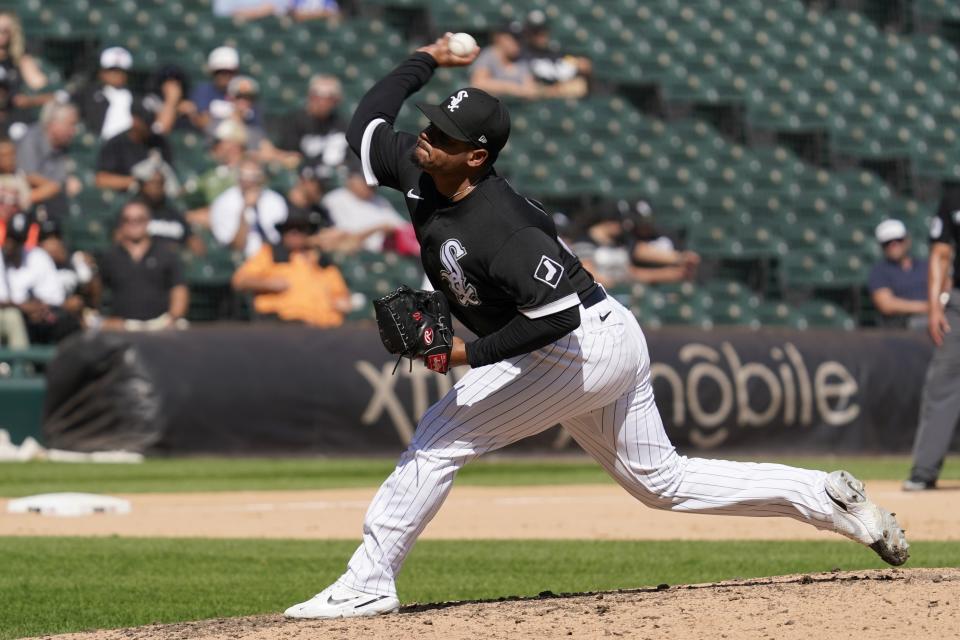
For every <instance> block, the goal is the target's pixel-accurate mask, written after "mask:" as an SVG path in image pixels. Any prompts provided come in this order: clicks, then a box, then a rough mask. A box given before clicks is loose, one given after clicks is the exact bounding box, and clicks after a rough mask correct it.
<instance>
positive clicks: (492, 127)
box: [417, 87, 510, 158]
mask: <svg viewBox="0 0 960 640" xmlns="http://www.w3.org/2000/svg"><path fill="white" fill-rule="evenodd" d="M417 108H418V109H420V111H422V112H423V115H425V116H427V119H428V120H429V121H430V122H431V123H432V124H433V125H435V126H436V127H437V128H438V129H440V131H443V132H444V133H445V134H447V135H448V136H450V137H451V138H453V139H455V140H460V141H461V142H469V143H470V144H472V145H473V146H475V147H478V148H480V149H486V150H487V151H489V152H490V155H491V157H492V158H496V157H497V155H498V154H499V153H500V150H501V149H503V146H504V145H505V144H507V138H509V137H510V113H509V112H508V111H507V108H506V107H505V106H504V105H503V103H502V102H500V100H498V99H497V98H495V97H493V96H492V95H490V94H489V93H487V92H486V91H484V90H482V89H477V88H476V87H466V88H464V89H459V90H457V91H454V92H453V93H452V94H450V95H449V96H448V97H447V98H446V99H445V100H444V101H443V102H442V103H441V104H437V105H433V104H418V105H417Z"/></svg>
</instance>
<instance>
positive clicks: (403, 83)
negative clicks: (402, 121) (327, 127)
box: [347, 51, 437, 155]
mask: <svg viewBox="0 0 960 640" xmlns="http://www.w3.org/2000/svg"><path fill="white" fill-rule="evenodd" d="M436 68H437V61H436V60H434V59H433V56H431V55H430V54H429V53H423V52H422V51H421V52H417V53H414V54H413V55H412V56H410V57H409V58H407V59H406V60H404V61H403V62H402V63H400V66H398V67H397V68H396V69H394V70H393V71H391V72H390V73H388V74H387V75H386V76H384V77H383V79H382V80H380V81H379V82H377V84H375V85H373V86H372V87H370V90H369V91H367V93H366V94H365V95H364V96H363V98H361V100H360V104H358V105H357V110H356V111H354V112H353V118H351V119H350V126H349V127H347V142H348V143H349V144H350V148H351V149H353V151H354V153H356V154H357V155H360V143H361V141H362V140H363V132H364V130H365V129H366V128H367V124H369V123H370V121H372V120H376V119H377V118H383V119H384V120H386V121H387V122H389V123H390V124H391V125H393V123H394V121H395V120H396V119H397V114H398V113H399V112H400V107H402V106H403V103H404V101H405V100H406V99H407V98H409V97H410V96H411V95H413V94H414V93H416V92H417V91H419V90H420V88H421V87H422V86H423V85H425V84H426V83H427V82H428V81H429V80H430V78H431V77H432V76H433V70H434V69H436Z"/></svg>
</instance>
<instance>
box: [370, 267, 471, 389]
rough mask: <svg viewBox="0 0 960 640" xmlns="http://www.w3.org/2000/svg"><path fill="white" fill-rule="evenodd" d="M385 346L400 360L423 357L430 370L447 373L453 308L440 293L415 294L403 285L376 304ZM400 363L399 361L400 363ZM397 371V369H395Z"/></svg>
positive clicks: (411, 360) (417, 292) (419, 292)
mask: <svg viewBox="0 0 960 640" xmlns="http://www.w3.org/2000/svg"><path fill="white" fill-rule="evenodd" d="M373 309H374V311H375V312H376V317H377V326H378V327H379V329H380V339H381V340H382V341H383V346H385V347H386V348H387V351H389V352H390V353H392V354H395V355H399V356H400V358H401V359H402V358H410V365H411V367H412V366H413V359H414V358H423V361H424V364H426V365H427V368H428V369H430V370H431V371H437V372H438V373H446V372H447V370H448V369H449V368H450V351H451V350H452V348H453V323H452V321H451V319H450V305H449V303H448V302H447V299H446V298H445V297H444V296H443V294H442V293H440V292H439V291H414V290H413V289H411V288H410V287H408V286H406V285H401V286H400V287H399V288H398V289H397V290H396V291H394V292H393V293H389V294H387V295H385V296H383V297H382V298H377V299H376V300H374V301H373ZM399 363H400V360H399V359H398V360H397V364H399ZM394 371H396V367H394Z"/></svg>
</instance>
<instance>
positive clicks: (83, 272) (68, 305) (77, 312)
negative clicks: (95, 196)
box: [39, 218, 96, 324]
mask: <svg viewBox="0 0 960 640" xmlns="http://www.w3.org/2000/svg"><path fill="white" fill-rule="evenodd" d="M39 226H40V243H39V247H40V248H41V249H43V250H44V251H46V252H47V255H49V256H50V259H51V260H53V264H54V266H56V268H57V276H58V278H59V281H60V286H61V287H62V289H63V295H64V301H63V305H62V306H61V308H62V309H63V310H64V311H65V312H66V313H68V314H70V315H71V316H73V317H74V318H75V319H76V321H77V323H78V324H82V323H83V317H84V315H85V313H86V312H92V311H93V310H92V307H91V306H90V304H88V303H90V302H91V301H92V300H94V299H95V298H96V293H95V291H94V284H95V283H94V277H93V269H94V267H95V263H94V260H93V257H92V256H90V255H89V254H86V253H84V252H82V251H74V252H73V253H72V254H71V253H70V252H69V250H68V249H67V245H66V244H65V243H64V242H63V236H62V234H61V233H60V224H59V223H58V222H57V221H56V220H54V219H52V218H51V219H48V220H44V221H43V222H41V223H40V225H39Z"/></svg>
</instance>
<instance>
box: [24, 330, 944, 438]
mask: <svg viewBox="0 0 960 640" xmlns="http://www.w3.org/2000/svg"><path fill="white" fill-rule="evenodd" d="M647 341H648V344H649V347H650V352H651V356H652V361H653V365H652V367H651V374H652V377H653V382H654V388H655V391H656V397H657V404H658V406H659V408H660V412H661V415H662V416H663V418H664V422H665V424H666V425H667V430H668V433H669V434H670V437H671V438H672V439H673V441H674V442H675V443H676V444H677V445H678V446H680V447H681V448H682V449H685V450H688V451H692V450H697V449H727V450H732V449H735V450H737V451H757V452H760V451H763V452H771V451H777V452H779V451H783V452H789V453H797V452H844V453H852V452H858V451H863V452H904V451H908V450H909V447H910V444H911V442H912V439H913V434H914V431H915V429H916V416H917V412H918V408H919V401H920V393H921V389H922V384H923V379H924V374H925V371H926V366H927V363H928V361H929V358H930V356H931V354H932V347H931V346H930V344H929V340H928V339H927V338H926V337H925V335H924V334H922V333H916V332H906V331H862V332H858V333H850V332H834V331H804V332H793V331H774V330H763V331H750V330H746V329H744V330H737V329H716V330H712V331H698V330H691V329H661V330H651V331H649V332H647ZM395 364H396V360H395V359H394V358H392V357H391V356H390V355H389V354H387V353H386V352H384V350H383V348H382V346H381V344H380V339H379V336H378V335H377V331H376V328H375V327H368V326H363V327H351V328H343V329H336V330H326V331H323V330H315V329H310V328H305V327H292V326H291V327H279V326H276V325H272V326H257V325H252V326H251V325H226V326H225V325H220V326H209V327H200V328H196V329H191V330H189V331H184V332H162V333H142V334H137V333H130V334H109V333H101V334H87V335H83V336H77V337H74V338H72V339H70V340H69V341H67V342H66V343H64V344H63V345H62V348H61V349H60V352H59V354H58V356H57V358H56V359H55V360H54V361H53V362H51V363H50V366H49V368H48V393H47V399H46V406H45V418H44V426H43V433H44V439H45V442H46V444H47V445H49V446H52V447H58V448H68V449H75V450H81V451H90V450H99V449H109V448H124V449H132V450H137V451H145V452H148V453H154V454H185V453H190V454H193V453H216V454H279V453H310V454H330V455H335V454H365V453H395V452H397V451H399V450H400V449H402V448H403V447H404V446H405V445H406V444H407V443H408V442H409V440H410V437H411V434H412V432H413V430H414V428H415V427H416V419H417V416H419V415H420V414H422V412H423V411H424V409H426V407H427V406H429V404H431V403H433V402H435V401H437V400H438V399H439V398H440V397H441V396H442V395H443V394H444V393H446V392H447V390H449V389H450V386H451V384H452V382H453V381H454V380H456V379H457V378H458V374H462V373H463V372H464V370H459V371H455V372H453V373H452V374H451V375H449V376H440V375H438V374H435V373H432V372H430V371H427V370H426V369H424V368H423V367H422V366H420V365H419V363H418V364H417V365H416V366H414V368H413V370H412V371H410V370H409V369H408V366H407V364H406V362H404V363H402V364H401V365H400V366H399V367H398V368H397V371H396V374H393V373H392V371H393V368H394V365H395ZM575 447H576V445H575V444H574V443H573V442H572V441H571V440H570V439H569V438H568V437H566V436H565V434H564V433H563V432H562V431H561V430H558V429H552V430H550V431H548V432H546V433H544V434H541V435H540V436H538V437H535V438H531V439H527V440H525V441H522V442H520V443H518V444H517V445H514V449H516V450H522V451H527V452H534V451H538V452H548V451H557V450H568V449H574V448H575Z"/></svg>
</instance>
